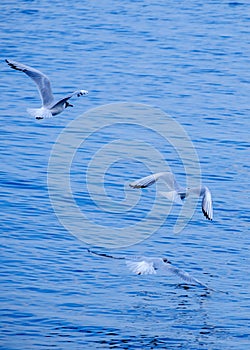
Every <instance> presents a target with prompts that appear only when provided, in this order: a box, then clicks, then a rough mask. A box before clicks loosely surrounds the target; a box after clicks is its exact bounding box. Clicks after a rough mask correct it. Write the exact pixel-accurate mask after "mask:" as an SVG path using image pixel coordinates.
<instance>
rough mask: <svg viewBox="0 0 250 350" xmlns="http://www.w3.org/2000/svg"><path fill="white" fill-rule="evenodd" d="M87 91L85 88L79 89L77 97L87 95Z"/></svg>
mask: <svg viewBox="0 0 250 350" xmlns="http://www.w3.org/2000/svg"><path fill="white" fill-rule="evenodd" d="M88 93H89V92H88V91H87V90H80V91H79V93H78V94H77V97H80V96H82V95H88Z"/></svg>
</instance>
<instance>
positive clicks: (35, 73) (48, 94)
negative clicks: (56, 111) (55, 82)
mask: <svg viewBox="0 0 250 350" xmlns="http://www.w3.org/2000/svg"><path fill="white" fill-rule="evenodd" d="M6 62H7V63H8V65H9V66H10V67H11V68H13V69H16V70H20V71H21V72H24V73H25V74H27V75H28V76H29V77H30V78H31V79H33V80H34V82H35V83H36V85H37V87H38V90H39V93H40V96H41V99H42V102H43V106H49V105H50V104H51V103H52V102H53V100H54V97H53V93H52V90H51V85H50V81H49V79H48V77H47V76H46V75H44V74H43V73H41V72H40V71H39V70H37V69H34V68H31V67H29V66H25V65H24V64H21V63H19V62H16V61H12V60H6Z"/></svg>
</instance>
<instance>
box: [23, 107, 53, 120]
mask: <svg viewBox="0 0 250 350" xmlns="http://www.w3.org/2000/svg"><path fill="white" fill-rule="evenodd" d="M27 112H28V113H29V114H30V115H31V116H32V117H35V118H36V119H44V118H52V114H51V112H50V111H49V110H48V109H47V108H44V107H42V108H27Z"/></svg>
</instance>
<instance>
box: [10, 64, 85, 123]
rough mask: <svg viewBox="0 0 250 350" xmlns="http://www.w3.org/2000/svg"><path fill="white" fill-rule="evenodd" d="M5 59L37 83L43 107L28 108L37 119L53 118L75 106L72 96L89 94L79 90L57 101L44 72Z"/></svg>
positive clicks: (12, 66)
mask: <svg viewBox="0 0 250 350" xmlns="http://www.w3.org/2000/svg"><path fill="white" fill-rule="evenodd" d="M5 61H6V62H7V64H8V65H9V66H10V67H11V68H13V69H15V70H19V71H21V72H24V73H25V74H27V75H28V76H29V77H30V78H31V79H32V80H33V81H34V82H35V83H36V85H37V88H38V91H39V93H40V97H41V100H42V107H41V108H28V109H27V111H28V113H29V114H31V115H32V116H33V117H35V118H36V119H44V118H51V117H52V116H55V115H57V114H59V113H61V112H63V111H64V109H65V108H67V107H73V105H71V104H70V103H69V102H68V100H69V99H71V97H73V96H78V97H79V96H82V95H87V94H88V91H87V90H77V91H74V92H73V93H71V94H69V95H67V96H65V97H64V98H62V99H60V100H59V101H55V100H54V96H53V93H52V89H51V84H50V81H49V79H48V77H47V76H46V75H45V74H43V73H42V72H40V71H39V70H37V69H35V68H32V67H29V66H26V65H24V64H22V63H19V62H16V61H12V60H5Z"/></svg>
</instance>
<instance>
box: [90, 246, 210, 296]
mask: <svg viewBox="0 0 250 350" xmlns="http://www.w3.org/2000/svg"><path fill="white" fill-rule="evenodd" d="M88 251H89V252H90V253H92V254H95V255H98V256H103V257H106V258H112V259H124V260H125V262H126V265H127V267H128V269H129V270H130V271H131V272H133V273H135V274H137V275H152V274H154V275H155V274H157V273H158V272H160V273H166V274H174V275H176V276H178V277H179V278H181V279H182V280H184V281H185V282H188V283H191V284H198V285H201V286H203V287H205V288H207V289H210V290H211V288H209V287H208V286H207V285H205V284H204V283H202V282H200V281H199V280H197V279H196V278H194V277H192V276H191V275H190V274H189V273H188V272H186V271H183V270H181V269H179V268H178V267H175V266H173V265H172V264H171V262H170V261H169V260H168V259H166V258H155V257H152V258H151V257H146V256H118V257H116V256H112V255H108V254H104V253H96V252H93V251H91V250H89V249H88Z"/></svg>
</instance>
